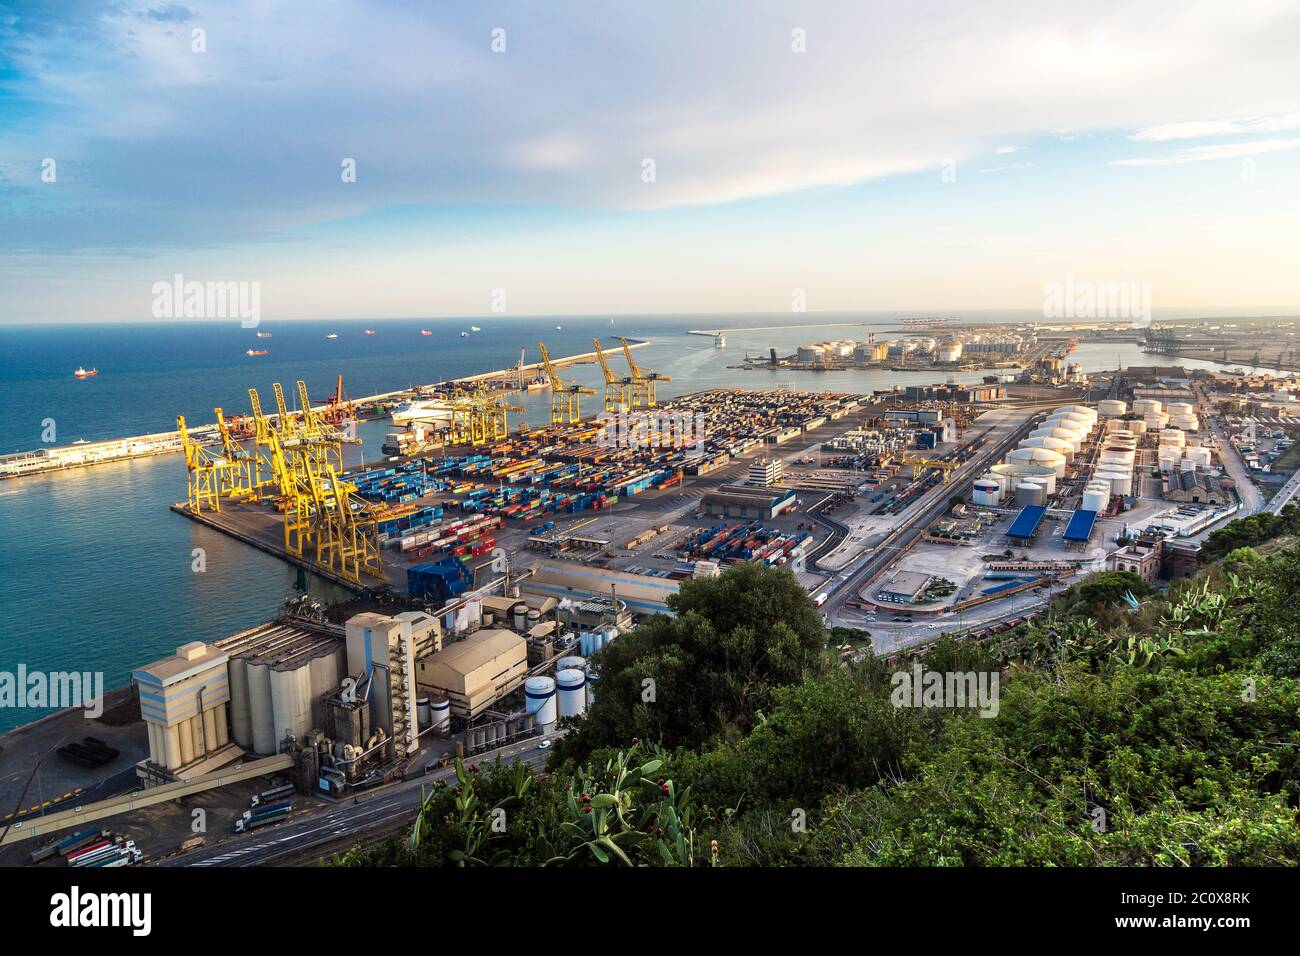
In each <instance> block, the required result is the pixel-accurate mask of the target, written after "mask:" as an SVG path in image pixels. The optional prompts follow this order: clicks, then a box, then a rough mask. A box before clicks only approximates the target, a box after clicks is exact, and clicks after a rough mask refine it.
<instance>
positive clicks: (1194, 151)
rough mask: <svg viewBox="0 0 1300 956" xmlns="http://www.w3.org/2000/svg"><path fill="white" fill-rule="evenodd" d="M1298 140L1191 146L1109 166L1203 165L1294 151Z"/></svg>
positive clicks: (1121, 161)
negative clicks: (1280, 151) (1161, 154)
mask: <svg viewBox="0 0 1300 956" xmlns="http://www.w3.org/2000/svg"><path fill="white" fill-rule="evenodd" d="M1298 146H1300V139H1259V140H1255V141H1254V142H1250V143H1221V144H1217V145H1214V146H1193V147H1191V148H1190V149H1184V150H1179V151H1178V152H1177V153H1173V154H1172V155H1169V156H1150V157H1143V158H1140V159H1114V160H1111V161H1110V163H1108V164H1107V165H1110V166H1181V165H1183V164H1184V163H1204V162H1208V161H1210V160H1215V159H1240V158H1241V157H1243V156H1258V155H1260V154H1261V153H1275V152H1278V151H1279V150H1283V149H1295V148H1296V147H1298Z"/></svg>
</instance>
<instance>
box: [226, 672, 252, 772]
mask: <svg viewBox="0 0 1300 956" xmlns="http://www.w3.org/2000/svg"><path fill="white" fill-rule="evenodd" d="M226 673H227V674H228V675H229V679H230V733H231V735H232V736H233V737H234V738H235V743H237V744H239V746H241V747H243V748H244V749H245V750H251V749H252V747H253V707H252V704H251V703H250V701H249V699H248V662H247V661H246V660H244V658H242V657H232V658H230V662H229V663H228V664H227V665H226Z"/></svg>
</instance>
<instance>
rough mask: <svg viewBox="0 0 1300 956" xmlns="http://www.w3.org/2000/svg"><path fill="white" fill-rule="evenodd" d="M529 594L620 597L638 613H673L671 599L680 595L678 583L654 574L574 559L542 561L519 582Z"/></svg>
mask: <svg viewBox="0 0 1300 956" xmlns="http://www.w3.org/2000/svg"><path fill="white" fill-rule="evenodd" d="M519 585H520V588H521V590H522V592H523V593H524V594H525V595H529V594H532V595H540V596H544V597H553V598H556V599H563V598H569V599H571V600H575V601H579V602H580V601H584V600H590V599H593V598H611V597H613V598H617V599H618V600H619V601H621V602H623V603H624V604H626V605H627V607H628V608H629V609H630V610H631V611H632V612H633V613H634V614H669V613H671V611H670V609H669V607H668V601H669V599H670V598H672V597H673V596H674V595H676V594H677V590H678V583H677V582H676V581H674V580H671V579H669V578H657V577H651V576H650V575H646V574H631V573H629V572H626V571H612V570H609V569H607V568H594V567H587V566H585V565H580V564H576V563H574V562H572V561H542V562H541V563H539V564H535V565H533V567H532V573H531V574H530V575H529V576H528V577H525V578H523V579H522V580H521V581H520V582H519Z"/></svg>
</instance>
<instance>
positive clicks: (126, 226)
mask: <svg viewBox="0 0 1300 956" xmlns="http://www.w3.org/2000/svg"><path fill="white" fill-rule="evenodd" d="M71 2H73V0H70V3H71ZM75 3H76V6H75V7H73V8H71V12H68V13H66V14H59V13H58V12H57V9H56V5H48V4H43V3H39V2H37V3H32V4H30V5H29V6H27V7H24V8H22V9H20V10H19V13H18V14H17V15H16V16H15V17H13V18H11V19H8V20H5V21H0V47H4V48H5V49H6V51H7V52H8V54H9V55H8V57H7V59H8V66H9V72H8V73H6V74H3V75H0V115H4V116H6V120H5V126H4V129H5V136H4V137H0V175H4V176H5V177H6V184H7V187H10V186H11V187H12V190H11V191H10V196H11V197H16V198H11V199H6V198H4V197H0V213H5V212H7V213H12V212H13V211H14V206H13V205H12V204H13V203H17V204H18V205H19V207H20V209H19V212H21V215H13V214H10V215H0V253H3V252H4V251H13V250H19V249H21V250H24V251H31V250H42V249H44V250H53V251H76V250H78V249H88V248H93V249H99V250H109V249H113V248H116V249H120V250H125V251H137V250H148V249H158V248H173V247H192V246H194V245H210V244H222V243H241V242H255V241H265V240H268V239H276V238H283V237H285V236H292V235H294V232H295V230H300V229H303V228H308V227H311V226H312V225H313V224H317V223H322V222H329V221H342V220H346V219H348V218H350V217H358V216H362V215H364V214H366V213H367V212H375V211H380V210H384V209H388V208H397V207H433V208H437V207H443V206H450V205H462V206H463V205H466V204H485V203H492V204H523V205H539V206H545V207H552V208H554V207H564V208H570V209H578V210H586V209H595V210H620V211H621V210H634V211H635V210H649V209H664V208H672V207H683V206H709V205H717V204H721V203H731V202H737V201H744V200H751V199H763V198H767V197H774V196H780V195H784V194H790V193H794V192H798V191H804V190H815V189H825V188H834V187H843V186H853V185H858V184H863V183H870V182H873V181H879V180H882V179H887V178H889V177H895V176H899V175H903V174H908V173H921V174H924V175H927V176H933V175H934V174H933V170H934V169H935V168H936V167H937V166H939V165H940V164H942V163H944V162H946V161H948V160H950V159H951V160H955V161H957V162H959V163H966V162H969V161H970V160H971V158H972V157H975V156H979V155H981V154H982V153H986V152H987V149H988V146H987V144H988V143H990V142H994V143H997V142H1002V143H1009V142H1022V141H1024V140H1025V138H1026V137H1027V136H1030V135H1033V133H1034V131H1042V132H1043V133H1044V134H1047V133H1050V131H1055V130H1064V131H1070V133H1071V134H1074V133H1075V132H1077V133H1078V134H1079V135H1080V137H1081V138H1083V137H1087V136H1088V135H1090V133H1091V132H1092V131H1099V130H1104V131H1121V130H1133V129H1138V130H1140V131H1141V130H1150V129H1158V128H1159V127H1157V126H1155V125H1154V124H1157V123H1160V122H1162V121H1163V120H1164V119H1166V118H1167V117H1170V116H1188V115H1222V116H1267V115H1275V114H1277V113H1278V111H1279V110H1280V109H1283V108H1286V107H1283V106H1279V104H1278V103H1276V102H1275V100H1276V98H1277V97H1279V96H1280V95H1282V94H1281V93H1280V92H1278V91H1282V90H1288V89H1295V88H1297V86H1300V58H1297V57H1296V56H1295V48H1294V38H1295V36H1296V33H1297V30H1300V7H1297V6H1296V5H1294V4H1282V5H1260V6H1246V7H1245V8H1243V9H1234V10H1233V11H1231V13H1230V14H1229V13H1226V12H1224V11H1223V9H1222V8H1221V6H1220V5H1219V4H1218V3H1216V2H1213V0H1165V2H1152V3H1150V4H1143V5H1142V6H1141V8H1140V9H1138V10H1136V11H1135V10H1134V9H1132V7H1131V5H1129V4H1128V3H1125V2H1122V0H1098V2H1096V3H1090V4H1087V5H1046V4H1044V5H1034V6H1032V7H1030V8H1028V9H1026V8H1025V7H1024V6H1023V5H1022V4H1017V3H1012V2H1010V0H990V2H989V4H987V5H985V6H982V7H980V8H979V9H974V8H971V7H970V6H969V5H968V4H965V3H962V2H959V0H935V2H934V3H932V4H931V5H930V6H928V7H927V8H926V10H925V11H924V13H922V12H912V11H911V10H907V11H903V10H899V11H897V12H891V13H890V14H889V15H888V16H883V17H882V16H881V13H880V10H878V9H873V8H870V7H869V6H866V5H864V6H863V7H861V8H859V7H854V6H851V5H844V4H841V3H838V2H833V0H826V2H817V0H812V2H809V3H806V4H803V5H800V7H799V10H798V16H797V17H796V18H795V19H796V20H797V22H795V23H792V22H791V14H790V11H789V7H788V5H786V4H784V3H781V2H778V0H746V2H742V0H719V2H718V3H716V4H710V5H708V9H707V13H705V12H701V7H699V6H698V5H697V4H694V3H689V2H685V0H662V2H660V3H657V4H654V5H639V4H630V3H629V4H608V3H604V2H595V0H571V2H569V3H566V4H565V5H564V7H563V10H562V12H556V10H551V9H549V8H547V7H546V6H544V5H532V4H518V3H513V2H504V0H484V2H482V3H478V4H464V5H445V6H440V7H438V8H437V14H436V15H435V14H433V13H431V12H429V9H427V8H426V7H424V6H423V5H412V4H406V3H400V2H388V3H385V2H381V0H334V2H331V3H329V4H318V5H316V6H315V7H313V12H312V15H311V16H310V17H308V18H305V19H304V18H303V17H302V16H301V14H300V12H298V11H297V10H294V9H291V8H289V7H288V5H280V4H266V3H264V2H261V0H229V2H226V3H223V4H220V5H213V6H212V7H211V8H210V9H209V8H207V7H205V8H204V9H203V10H202V12H201V17H198V16H197V15H195V17H196V19H201V22H202V25H203V27H204V29H205V31H206V35H207V49H208V52H206V53H202V54H196V53H194V52H192V50H191V48H190V37H189V33H188V30H185V29H177V26H176V24H177V22H179V21H181V20H183V19H185V18H186V17H187V15H191V14H192V11H191V9H190V8H189V7H186V6H183V5H181V4H179V3H174V4H173V3H158V2H156V0H155V2H154V3H152V4H149V3H133V2H131V0H102V2H95V0H75ZM935 23H942V24H943V25H944V26H943V29H942V31H937V30H936V29H935V27H934V24H935ZM1008 24H1011V26H1008ZM794 26H798V27H800V28H802V29H804V30H805V31H806V36H807V38H808V42H807V52H805V53H796V52H794V51H793V50H792V49H791V45H790V31H791V29H792V27H794ZM496 28H501V29H503V30H505V31H506V33H505V37H506V50H505V52H503V53H493V52H492V49H491V33H492V31H493V30H494V29H496ZM1099 30H1100V31H1102V34H1101V35H1103V36H1104V38H1105V42H1104V44H1098V43H1097V42H1096V39H1095V38H1096V37H1097V36H1098V32H1097V31H1099ZM864 37H865V38H870V50H869V52H870V55H867V56H864V55H863V52H864V50H863V38H864ZM1063 63H1080V64H1086V68H1081V69H1062V64H1063ZM1135 91H1137V92H1135ZM11 106H13V107H15V108H14V109H13V110H10V109H9V107H11ZM1013 148H1020V147H1012V146H1003V147H999V149H998V155H1007V153H1006V152H1003V151H1005V150H1011V149H1013ZM45 156H55V157H59V158H60V160H61V162H60V180H59V183H58V185H57V188H56V187H52V186H51V187H47V186H45V185H43V184H42V183H40V181H39V162H40V159H41V158H42V157H45ZM345 157H350V158H354V159H355V160H356V162H357V170H358V175H357V181H356V182H355V183H350V184H345V183H343V182H341V181H340V176H339V166H340V162H341V160H342V159H343V158H345ZM65 158H66V161H65ZM646 159H653V160H654V162H655V170H656V175H655V177H654V181H653V182H647V181H646V180H645V179H644V178H643V175H642V172H643V162H644V160H646ZM1009 168H1014V167H1009ZM935 179H936V181H937V177H935ZM6 202H8V203H10V205H8V206H7V207H6V205H5V204H6Z"/></svg>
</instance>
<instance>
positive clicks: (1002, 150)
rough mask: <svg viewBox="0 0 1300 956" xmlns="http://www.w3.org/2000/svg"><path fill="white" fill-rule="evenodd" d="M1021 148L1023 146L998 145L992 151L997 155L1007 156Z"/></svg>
mask: <svg viewBox="0 0 1300 956" xmlns="http://www.w3.org/2000/svg"><path fill="white" fill-rule="evenodd" d="M1022 149H1024V147H1023V146H999V147H998V148H997V149H995V150H993V152H994V153H996V154H997V155H999V156H1009V155H1010V154H1012V153H1018V152H1020V151H1021V150H1022Z"/></svg>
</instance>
